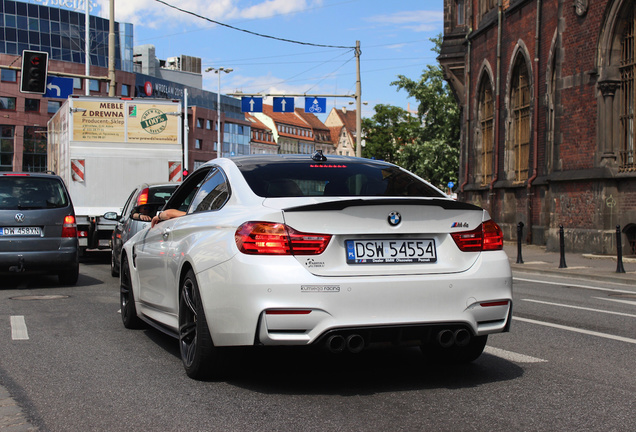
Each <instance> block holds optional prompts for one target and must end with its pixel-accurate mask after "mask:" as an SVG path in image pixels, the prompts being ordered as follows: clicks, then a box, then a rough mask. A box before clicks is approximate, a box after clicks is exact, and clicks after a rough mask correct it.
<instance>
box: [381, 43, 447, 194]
mask: <svg viewBox="0 0 636 432" xmlns="http://www.w3.org/2000/svg"><path fill="white" fill-rule="evenodd" d="M431 41H432V42H434V43H435V46H434V47H433V51H435V52H436V53H437V54H439V53H440V50H441V43H442V36H441V35H439V36H438V37H437V38H432V39H431ZM391 85H395V86H397V88H398V90H406V91H407V93H408V94H409V96H411V97H413V98H415V99H416V100H417V101H418V103H419V106H418V118H419V121H420V122H421V128H420V130H419V132H420V133H419V134H418V135H417V137H416V139H415V140H413V141H411V142H409V143H407V145H405V146H403V147H401V148H400V151H399V154H398V155H397V157H396V161H397V163H398V164H399V165H401V166H402V167H404V168H406V169H408V170H410V171H413V172H414V173H416V174H418V175H419V176H421V177H423V178H425V179H426V180H428V181H430V182H431V183H433V184H434V185H436V186H439V187H442V188H443V187H445V186H446V184H447V183H448V182H449V181H454V182H455V183H456V182H457V175H458V171H459V149H460V142H459V135H460V111H459V106H458V105H457V101H456V99H455V97H454V95H453V94H452V92H451V90H450V88H449V86H448V84H447V83H446V81H445V80H444V74H443V71H442V69H441V67H439V66H431V65H429V66H427V67H426V69H425V70H424V71H423V72H422V76H421V77H420V79H419V80H418V81H415V80H412V79H410V78H407V77H406V76H404V75H398V80H397V81H395V82H393V83H391Z"/></svg>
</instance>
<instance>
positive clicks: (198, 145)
mask: <svg viewBox="0 0 636 432" xmlns="http://www.w3.org/2000/svg"><path fill="white" fill-rule="evenodd" d="M201 147H203V144H202V143H201V140H200V139H197V140H194V148H195V149H198V150H200V149H201Z"/></svg>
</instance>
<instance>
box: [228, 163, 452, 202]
mask: <svg viewBox="0 0 636 432" xmlns="http://www.w3.org/2000/svg"><path fill="white" fill-rule="evenodd" d="M239 169H240V170H241V172H242V173H243V176H244V177H245V179H246V180H247V183H248V184H249V186H250V187H251V188H252V190H253V191H254V193H256V194H257V195H259V196H261V197H265V198H276V197H302V196H398V197H403V196H405V197H435V198H439V197H443V196H445V195H444V194H442V193H441V192H440V191H438V190H437V189H435V188H433V187H432V186H430V185H429V184H427V183H424V182H423V181H421V180H419V179H418V178H417V177H414V176H413V175H411V174H409V173H408V172H406V171H403V170H401V169H399V168H398V167H395V166H391V165H386V164H379V163H373V162H368V163H360V162H355V163H354V162H347V163H342V164H339V163H328V162H326V163H316V162H305V161H302V162H301V161H298V162H273V163H267V164H249V163H245V164H241V166H239Z"/></svg>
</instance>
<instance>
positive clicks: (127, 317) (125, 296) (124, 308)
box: [119, 256, 143, 329]
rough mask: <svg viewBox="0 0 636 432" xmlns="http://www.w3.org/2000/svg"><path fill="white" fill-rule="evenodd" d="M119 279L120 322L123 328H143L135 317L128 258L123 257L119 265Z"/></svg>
mask: <svg viewBox="0 0 636 432" xmlns="http://www.w3.org/2000/svg"><path fill="white" fill-rule="evenodd" d="M120 273H121V278H120V279H119V303H120V306H121V320H122V322H123V323H124V327H126V328H128V329H138V328H141V327H143V322H142V321H141V320H140V319H139V317H138V316H137V308H136V307H135V297H134V295H133V289H132V282H131V277H130V267H129V265H128V257H126V256H124V259H123V260H122V263H121V269H120Z"/></svg>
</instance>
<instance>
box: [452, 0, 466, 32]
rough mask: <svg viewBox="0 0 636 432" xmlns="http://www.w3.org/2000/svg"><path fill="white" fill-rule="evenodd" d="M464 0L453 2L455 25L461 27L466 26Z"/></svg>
mask: <svg viewBox="0 0 636 432" xmlns="http://www.w3.org/2000/svg"><path fill="white" fill-rule="evenodd" d="M465 3H466V2H465V0H455V24H456V25H458V26H463V25H465V24H466V6H465Z"/></svg>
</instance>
